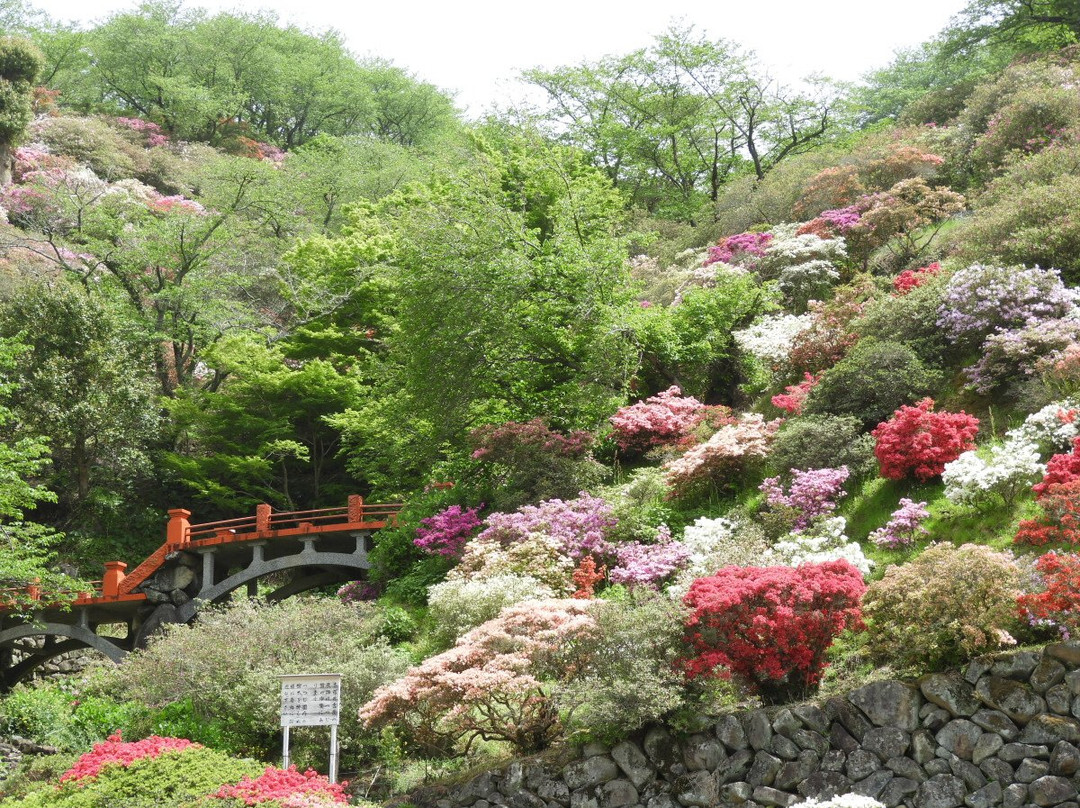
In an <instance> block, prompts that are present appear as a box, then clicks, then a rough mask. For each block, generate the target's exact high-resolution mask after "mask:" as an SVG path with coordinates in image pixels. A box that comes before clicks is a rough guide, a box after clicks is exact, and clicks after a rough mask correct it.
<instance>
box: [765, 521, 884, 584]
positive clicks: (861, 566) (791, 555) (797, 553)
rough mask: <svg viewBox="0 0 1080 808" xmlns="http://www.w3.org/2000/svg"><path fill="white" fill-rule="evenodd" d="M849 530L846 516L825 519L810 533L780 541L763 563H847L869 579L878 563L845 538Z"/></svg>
mask: <svg viewBox="0 0 1080 808" xmlns="http://www.w3.org/2000/svg"><path fill="white" fill-rule="evenodd" d="M846 529H847V520H846V519H844V517H842V516H832V517H829V518H828V519H821V520H819V521H817V522H815V523H814V524H813V525H812V526H811V527H810V528H808V529H807V530H804V531H802V532H800V533H791V534H789V535H787V536H785V537H783V538H782V539H780V540H779V541H777V542H776V543H775V544H773V545H772V547H770V548H769V549H768V550H766V551H765V553H764V554H763V555H762V559H763V560H764V561H765V562H766V563H768V564H782V565H784V566H785V567H801V566H803V565H804V564H823V563H825V562H827V561H846V562H847V563H848V564H850V565H851V566H852V567H854V568H855V569H857V570H858V571H859V572H861V573H862V574H863V575H869V574H870V570H871V569H873V567H874V562H873V561H871V560H870V559H869V558H867V557H866V554H865V553H863V551H862V547H860V546H859V543H858V542H854V541H851V540H850V539H849V538H848V537H847V535H845V533H844V531H845V530H846Z"/></svg>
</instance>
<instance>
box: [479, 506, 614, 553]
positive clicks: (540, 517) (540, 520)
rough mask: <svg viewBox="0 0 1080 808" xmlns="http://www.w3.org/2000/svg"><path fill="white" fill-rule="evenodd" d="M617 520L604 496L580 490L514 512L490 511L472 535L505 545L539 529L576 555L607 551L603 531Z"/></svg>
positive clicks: (536, 532) (607, 546) (605, 532)
mask: <svg viewBox="0 0 1080 808" xmlns="http://www.w3.org/2000/svg"><path fill="white" fill-rule="evenodd" d="M617 524H618V520H617V519H616V518H615V515H614V513H613V512H612V508H611V505H610V504H609V503H608V502H607V501H606V500H604V499H601V498H600V497H594V496H591V495H590V494H587V493H586V492H584V491H582V492H581V493H580V494H579V495H578V497H577V498H576V499H571V500H565V501H564V500H561V499H549V500H545V501H544V502H541V503H540V504H539V505H523V506H522V507H520V508H518V509H517V511H515V512H514V513H493V514H491V515H489V516H488V517H487V519H485V520H484V525H485V527H484V530H483V532H481V533H480V535H478V536H477V537H476V538H477V539H478V540H483V541H491V540H495V541H498V542H499V543H500V544H502V545H503V546H506V545H509V544H513V543H515V542H520V541H522V540H524V539H526V538H528V537H529V536H531V535H533V534H538V533H539V534H543V535H545V536H550V537H552V538H553V539H555V540H557V541H558V542H559V543H560V544H561V545H562V548H563V551H564V552H565V553H566V554H567V555H569V556H570V557H572V558H574V559H580V558H581V557H582V556H583V555H588V554H594V555H599V556H606V555H609V554H610V553H611V545H610V543H609V542H608V540H607V533H608V531H610V530H611V529H612V528H614V527H615V526H616V525H617Z"/></svg>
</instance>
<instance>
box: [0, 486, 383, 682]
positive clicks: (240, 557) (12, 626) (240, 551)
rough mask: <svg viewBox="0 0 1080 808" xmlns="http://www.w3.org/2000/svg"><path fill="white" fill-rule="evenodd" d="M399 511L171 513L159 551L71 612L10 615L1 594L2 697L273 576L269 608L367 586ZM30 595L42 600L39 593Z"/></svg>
mask: <svg viewBox="0 0 1080 808" xmlns="http://www.w3.org/2000/svg"><path fill="white" fill-rule="evenodd" d="M401 507H402V506H401V504H388V505H369V504H366V503H365V502H364V500H363V498H362V497H359V496H352V497H349V500H348V504H347V505H346V506H345V507H343V508H324V509H321V510H313V511H291V512H275V511H274V510H273V509H272V508H271V507H270V506H269V505H259V506H258V507H257V508H256V511H255V516H254V517H244V518H240V519H227V520H224V521H219V522H207V523H202V524H192V523H191V521H190V518H191V512H190V511H187V510H184V509H182V508H177V509H174V510H170V511H169V523H168V527H167V529H166V538H165V543H164V544H162V545H161V547H159V548H158V549H157V550H156V551H155V552H154V553H153V554H152V555H150V557H149V558H147V559H146V560H145V561H143V562H142V563H141V564H139V565H138V566H137V567H135V569H133V570H131V571H130V572H128V571H127V564H125V563H124V562H122V561H110V562H107V563H106V564H105V575H104V578H103V579H102V580H101V581H97V582H95V583H94V587H95V589H94V591H92V592H81V593H79V594H78V595H77V596H76V598H75V600H74V601H73V602H71V603H70V604H68V605H59V604H50V603H47V602H44V601H42V602H41V605H40V608H37V609H33V610H31V612H30V613H16V612H15V611H14V610H11V609H4V607H3V592H2V591H0V690H6V689H9V688H11V687H12V686H13V685H15V684H16V683H17V682H18V681H20V680H22V679H24V678H26V677H27V676H29V675H30V674H31V673H33V672H34V671H35V670H36V669H37V668H39V667H40V666H42V665H43V664H45V663H46V662H48V661H49V660H51V659H53V658H55V657H57V656H60V655H61V654H66V653H69V652H71V651H76V650H79V649H83V648H89V649H93V650H95V651H99V652H100V653H102V654H104V655H105V656H107V657H108V658H109V659H111V660H113V661H114V662H119V661H120V660H121V659H123V658H124V656H125V655H126V654H127V653H128V652H129V651H131V650H133V649H135V648H139V647H141V646H142V645H144V644H145V642H146V640H147V638H148V637H149V636H150V635H151V634H152V633H153V632H154V631H155V630H156V629H158V628H159V627H160V626H161V625H163V624H165V623H186V622H188V621H190V620H192V619H193V618H194V617H195V615H196V614H197V613H198V611H199V609H200V608H202V607H204V606H205V605H207V604H213V603H218V602H221V601H222V600H224V599H225V598H227V597H228V596H229V595H230V594H232V593H233V592H234V591H236V590H238V589H246V590H247V591H248V592H249V593H250V594H254V593H255V591H256V589H257V587H258V584H259V581H260V580H263V579H266V578H267V577H268V576H273V578H272V580H273V581H274V582H275V584H276V585H277V588H276V589H274V590H273V591H272V592H271V593H270V594H269V596H268V598H269V599H270V600H282V599H284V598H287V597H290V596H291V595H296V594H299V593H301V592H306V591H308V590H310V589H314V588H316V587H320V586H326V585H329V584H338V583H344V582H346V581H352V580H356V579H358V578H361V577H362V576H363V575H364V574H365V572H366V571H367V570H368V569H370V567H371V564H370V562H369V561H368V550H369V549H370V546H369V543H370V536H371V534H372V532H374V531H376V530H378V529H379V528H382V527H386V526H387V525H388V524H389V525H396V524H397V515H398V512H399V511H400V510H401ZM28 590H29V594H30V595H31V597H35V592H34V587H29V588H28ZM23 594H24V595H25V594H26V592H25V591H24V593H23ZM9 602H10V601H9Z"/></svg>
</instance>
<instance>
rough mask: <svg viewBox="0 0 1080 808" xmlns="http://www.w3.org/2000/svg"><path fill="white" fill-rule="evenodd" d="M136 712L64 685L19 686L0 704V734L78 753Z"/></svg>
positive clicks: (108, 733)
mask: <svg viewBox="0 0 1080 808" xmlns="http://www.w3.org/2000/svg"><path fill="white" fill-rule="evenodd" d="M136 710H137V707H136V705H132V704H121V703H119V702H117V701H114V700H113V699H110V698H107V697H102V696H96V695H87V694H83V693H80V692H78V690H77V688H75V687H72V686H71V685H70V684H67V683H63V684H61V683H57V682H39V683H35V684H20V685H18V686H17V687H16V688H15V689H14V690H12V691H11V692H10V693H9V694H8V695H7V696H5V697H4V698H3V700H2V701H0V735H8V734H16V735H22V736H23V737H25V738H29V739H31V740H33V741H35V742H37V743H40V744H46V745H49V746H55V747H56V748H57V749H62V750H66V751H72V752H80V751H85V750H86V749H89V748H90V746H91V745H92V744H94V743H96V742H98V741H103V740H105V738H107V737H108V736H109V735H110V734H111V733H112V732H114V731H116V730H117V729H119V728H121V727H123V726H125V725H126V724H127V722H128V721H129V720H130V719H131V717H132V716H133V714H134V713H135V712H136Z"/></svg>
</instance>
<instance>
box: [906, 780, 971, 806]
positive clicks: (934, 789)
mask: <svg viewBox="0 0 1080 808" xmlns="http://www.w3.org/2000/svg"><path fill="white" fill-rule="evenodd" d="M966 796H967V790H966V789H965V788H964V781H963V780H961V779H960V778H959V777H957V776H955V775H953V774H939V775H935V776H934V777H931V778H930V779H929V780H927V781H926V782H924V783H920V784H919V788H918V790H917V791H916V792H915V807H916V808H957V806H959V805H961V804H963V802H964V797H966Z"/></svg>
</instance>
